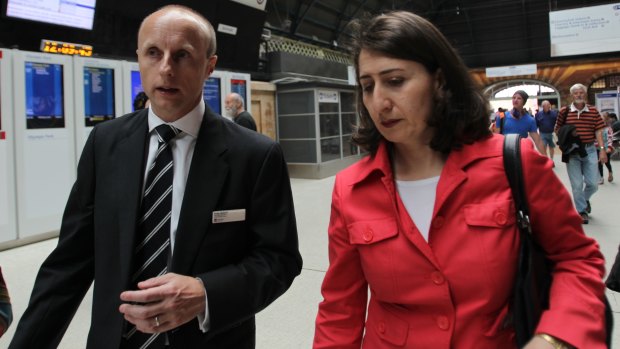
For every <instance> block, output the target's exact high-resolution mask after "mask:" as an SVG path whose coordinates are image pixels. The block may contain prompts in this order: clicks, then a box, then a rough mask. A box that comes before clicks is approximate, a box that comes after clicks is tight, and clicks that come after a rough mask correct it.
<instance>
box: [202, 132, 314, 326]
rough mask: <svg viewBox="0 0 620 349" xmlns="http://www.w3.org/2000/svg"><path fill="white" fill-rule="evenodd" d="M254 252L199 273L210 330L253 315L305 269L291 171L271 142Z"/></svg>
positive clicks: (256, 201)
mask: <svg viewBox="0 0 620 349" xmlns="http://www.w3.org/2000/svg"><path fill="white" fill-rule="evenodd" d="M248 212H252V217H251V218H250V219H249V224H250V226H249V227H248V233H249V234H251V235H252V239H251V240H252V246H251V247H250V251H249V253H248V254H247V255H246V256H245V257H244V258H243V259H242V260H241V261H239V262H238V263H236V264H229V265H226V266H224V267H221V268H218V269H216V270H213V271H209V272H207V273H204V274H200V275H198V277H200V278H201V279H202V281H203V283H204V285H205V289H206V292H207V296H208V298H209V315H210V318H211V328H210V330H209V333H211V334H215V333H217V332H219V331H222V330H226V329H228V328H230V327H233V326H234V325H235V324H237V323H240V322H241V321H244V320H247V319H249V318H251V317H253V316H254V315H255V314H256V313H258V312H259V311H261V310H262V309H264V308H265V307H267V306H268V305H269V304H271V302H273V301H274V300H275V299H276V298H278V297H279V296H280V295H282V294H283V293H284V292H285V291H286V290H287V289H288V288H289V286H290V285H291V283H292V282H293V279H294V278H295V277H296V276H297V275H299V273H300V272H301V267H302V260H301V255H300V254H299V246H298V240H297V226H296V222H295V212H294V206H293V197H292V192H291V186H290V179H289V176H288V170H287V167H286V163H285V162H284V157H283V155H282V151H281V149H280V147H279V145H277V144H275V143H274V144H272V145H271V147H270V149H269V150H268V151H267V152H266V155H265V157H264V159H263V161H262V164H261V166H260V169H259V170H258V175H257V178H256V181H255V183H254V185H253V190H252V192H251V197H250V203H249V210H248Z"/></svg>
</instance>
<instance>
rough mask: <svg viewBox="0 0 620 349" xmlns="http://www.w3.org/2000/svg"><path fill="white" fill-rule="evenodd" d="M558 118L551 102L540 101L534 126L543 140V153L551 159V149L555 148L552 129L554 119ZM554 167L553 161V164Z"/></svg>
mask: <svg viewBox="0 0 620 349" xmlns="http://www.w3.org/2000/svg"><path fill="white" fill-rule="evenodd" d="M557 118H558V111H557V110H554V109H551V103H549V101H543V102H542V110H541V111H539V112H538V113H536V116H535V119H536V126H537V127H538V131H539V132H540V138H541V140H542V142H543V147H545V149H546V151H545V152H543V154H547V151H548V155H549V159H551V160H552V161H553V150H554V149H555V142H554V141H553V131H554V128H555V121H556V120H557ZM553 166H554V167H555V162H554V164H553Z"/></svg>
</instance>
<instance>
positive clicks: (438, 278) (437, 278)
mask: <svg viewBox="0 0 620 349" xmlns="http://www.w3.org/2000/svg"><path fill="white" fill-rule="evenodd" d="M431 280H433V283H434V284H435V285H441V284H443V283H444V281H446V279H445V278H444V277H443V275H441V273H440V272H438V271H434V272H432V273H431Z"/></svg>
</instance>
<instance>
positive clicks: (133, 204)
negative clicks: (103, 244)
mask: <svg viewBox="0 0 620 349" xmlns="http://www.w3.org/2000/svg"><path fill="white" fill-rule="evenodd" d="M131 118H134V119H135V122H134V120H131V121H130V122H128V124H127V131H126V132H127V133H126V137H125V138H124V139H122V140H120V141H119V144H118V147H117V151H116V152H115V154H114V156H115V157H116V159H114V163H116V164H117V165H118V166H119V169H118V172H117V173H118V178H117V180H116V183H117V185H118V188H117V192H118V193H120V194H119V196H118V201H117V202H116V203H115V207H116V209H117V210H118V217H119V221H118V225H119V226H118V233H119V242H120V251H119V255H120V260H121V261H122V262H121V263H120V265H121V270H120V274H121V275H120V276H121V279H120V280H126V282H127V283H129V280H130V273H131V266H132V263H133V256H134V253H133V247H134V246H135V235H136V225H137V220H138V212H139V210H140V200H141V197H142V181H143V177H144V161H145V157H146V156H145V154H146V152H147V143H146V142H147V135H148V122H147V113H146V112H144V113H140V114H138V115H134V116H131Z"/></svg>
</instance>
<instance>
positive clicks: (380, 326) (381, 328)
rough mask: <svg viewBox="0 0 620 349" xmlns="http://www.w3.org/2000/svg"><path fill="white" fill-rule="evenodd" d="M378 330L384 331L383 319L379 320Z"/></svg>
mask: <svg viewBox="0 0 620 349" xmlns="http://www.w3.org/2000/svg"><path fill="white" fill-rule="evenodd" d="M379 332H380V333H385V322H383V321H381V322H379Z"/></svg>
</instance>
